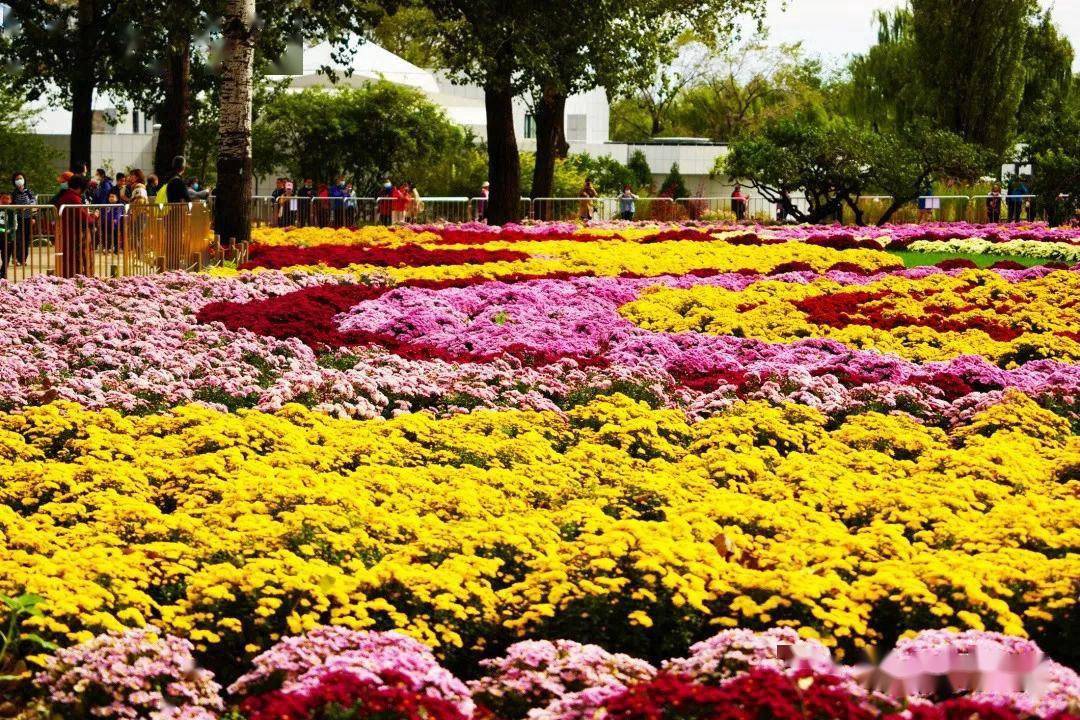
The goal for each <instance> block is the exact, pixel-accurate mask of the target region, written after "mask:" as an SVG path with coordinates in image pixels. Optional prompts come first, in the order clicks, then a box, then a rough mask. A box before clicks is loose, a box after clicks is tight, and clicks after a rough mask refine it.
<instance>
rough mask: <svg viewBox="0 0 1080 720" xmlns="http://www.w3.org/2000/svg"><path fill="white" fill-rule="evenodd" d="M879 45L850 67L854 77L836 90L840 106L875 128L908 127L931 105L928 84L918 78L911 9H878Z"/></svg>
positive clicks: (834, 94)
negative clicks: (915, 73) (913, 74)
mask: <svg viewBox="0 0 1080 720" xmlns="http://www.w3.org/2000/svg"><path fill="white" fill-rule="evenodd" d="M874 19H875V21H876V23H877V26H878V41H877V44H876V45H874V46H873V47H872V48H870V49H869V50H868V51H867V52H866V53H865V54H862V55H856V56H855V57H853V58H852V59H851V62H850V64H849V65H848V69H847V72H848V75H849V79H848V80H847V81H846V82H841V83H836V84H834V85H833V87H832V88H831V95H832V105H833V107H834V109H835V110H836V111H837V112H839V113H841V114H843V115H846V116H848V117H850V118H852V119H853V120H855V121H856V122H859V123H861V124H864V125H867V126H869V127H872V128H874V129H881V130H899V129H902V128H906V127H907V126H908V125H909V124H911V123H912V122H913V121H914V119H915V118H916V117H918V116H919V115H920V114H921V113H923V112H925V108H926V107H927V105H928V102H929V101H928V100H927V91H926V88H925V86H924V83H922V82H917V81H914V80H913V78H912V69H913V68H914V67H916V55H917V52H918V51H917V49H916V47H915V35H914V32H913V20H912V16H911V9H910V8H909V7H898V8H896V9H894V10H878V11H877V12H875V14H874Z"/></svg>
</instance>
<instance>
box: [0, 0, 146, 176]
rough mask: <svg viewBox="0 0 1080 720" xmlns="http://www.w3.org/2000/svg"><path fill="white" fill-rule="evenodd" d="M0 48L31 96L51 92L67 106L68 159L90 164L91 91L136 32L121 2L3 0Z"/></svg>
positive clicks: (105, 78)
mask: <svg viewBox="0 0 1080 720" xmlns="http://www.w3.org/2000/svg"><path fill="white" fill-rule="evenodd" d="M5 4H6V5H7V6H8V7H9V8H10V10H11V13H10V15H9V18H8V20H9V22H8V23H7V25H6V26H5V27H4V32H3V43H2V50H3V52H4V54H5V56H6V57H7V58H9V59H10V60H11V61H12V63H13V64H14V65H15V66H16V68H17V69H18V76H19V84H20V86H21V87H22V89H23V91H24V92H25V93H26V95H27V97H28V98H29V99H36V98H39V97H41V96H42V95H44V94H46V93H52V94H53V95H55V96H56V97H57V99H59V101H60V102H61V103H63V105H64V106H65V107H67V108H69V109H70V110H71V141H70V147H69V161H70V163H71V164H72V165H75V164H76V163H83V162H90V151H91V143H92V139H93V138H92V136H93V132H94V105H93V103H94V93H95V92H96V91H98V90H100V89H102V88H105V87H107V86H108V84H109V82H110V80H111V79H112V78H113V68H114V61H115V60H116V58H118V57H122V56H123V54H124V52H125V50H126V47H127V40H128V39H129V38H130V37H131V36H132V34H133V33H134V30H133V28H132V27H131V26H130V25H129V24H128V23H127V22H126V21H125V19H124V15H123V13H122V12H121V8H122V6H124V5H129V4H131V3H126V2H125V0H5Z"/></svg>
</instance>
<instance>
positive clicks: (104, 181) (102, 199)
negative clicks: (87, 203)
mask: <svg viewBox="0 0 1080 720" xmlns="http://www.w3.org/2000/svg"><path fill="white" fill-rule="evenodd" d="M94 178H95V180H96V181H97V187H96V188H95V189H94V196H93V197H94V204H95V205H107V204H108V202H109V195H111V194H112V192H113V187H114V186H113V181H112V178H111V177H109V176H108V174H106V172H105V169H104V168H98V169H97V171H96V172H95V173H94Z"/></svg>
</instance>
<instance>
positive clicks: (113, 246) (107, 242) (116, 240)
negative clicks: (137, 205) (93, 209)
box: [99, 190, 124, 252]
mask: <svg viewBox="0 0 1080 720" xmlns="http://www.w3.org/2000/svg"><path fill="white" fill-rule="evenodd" d="M108 201H109V202H108V205H107V206H106V207H104V208H102V209H101V220H100V221H99V222H100V226H101V235H102V237H101V245H102V247H103V248H104V249H105V250H108V251H110V252H116V251H117V250H119V249H120V247H121V245H122V243H121V241H120V235H121V233H122V232H123V225H124V208H123V207H121V206H120V204H119V202H120V196H119V195H117V194H116V191H115V190H113V191H112V192H110V193H109V195H108Z"/></svg>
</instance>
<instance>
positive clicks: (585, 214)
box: [578, 177, 600, 222]
mask: <svg viewBox="0 0 1080 720" xmlns="http://www.w3.org/2000/svg"><path fill="white" fill-rule="evenodd" d="M599 195H600V193H598V192H596V188H594V187H593V184H592V178H591V177H587V178H585V185H583V186H582V188H581V192H580V193H578V197H579V198H581V199H580V200H579V201H578V219H579V220H581V222H589V221H590V220H592V219H593V212H595V208H594V206H593V201H594V200H596V198H597V197H598V196H599Z"/></svg>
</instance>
